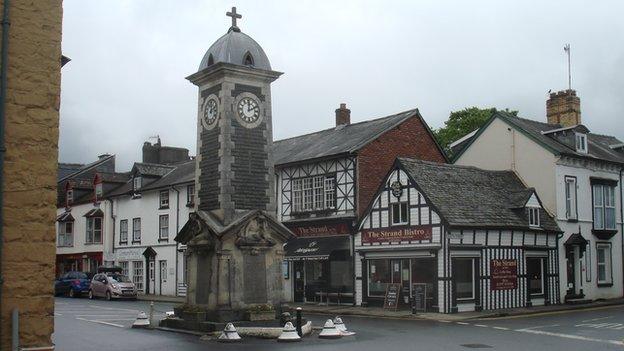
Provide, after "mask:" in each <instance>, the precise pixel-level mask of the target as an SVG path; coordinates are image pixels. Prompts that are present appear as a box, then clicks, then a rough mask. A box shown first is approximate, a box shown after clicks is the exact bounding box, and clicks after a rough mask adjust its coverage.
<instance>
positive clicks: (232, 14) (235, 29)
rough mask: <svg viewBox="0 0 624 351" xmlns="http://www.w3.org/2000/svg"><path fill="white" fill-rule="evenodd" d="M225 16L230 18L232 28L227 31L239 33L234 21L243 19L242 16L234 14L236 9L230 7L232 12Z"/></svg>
mask: <svg viewBox="0 0 624 351" xmlns="http://www.w3.org/2000/svg"><path fill="white" fill-rule="evenodd" d="M225 15H226V16H229V17H232V26H231V27H230V30H229V31H234V32H240V28H238V27H237V26H236V19H237V18H243V15H241V14H238V13H236V7H235V6H232V11H231V12H226V13H225Z"/></svg>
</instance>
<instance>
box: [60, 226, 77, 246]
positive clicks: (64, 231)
mask: <svg viewBox="0 0 624 351" xmlns="http://www.w3.org/2000/svg"><path fill="white" fill-rule="evenodd" d="M58 246H74V222H59V224H58Z"/></svg>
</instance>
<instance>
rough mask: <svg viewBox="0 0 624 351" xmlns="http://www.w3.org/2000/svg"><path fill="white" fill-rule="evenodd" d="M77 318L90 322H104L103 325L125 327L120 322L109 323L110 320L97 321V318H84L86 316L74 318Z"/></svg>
mask: <svg viewBox="0 0 624 351" xmlns="http://www.w3.org/2000/svg"><path fill="white" fill-rule="evenodd" d="M76 319H79V320H81V321H86V322H92V323H99V324H104V325H110V326H113V327H117V328H125V327H124V326H123V325H121V324H116V323H110V322H103V321H98V320H93V319H86V318H76Z"/></svg>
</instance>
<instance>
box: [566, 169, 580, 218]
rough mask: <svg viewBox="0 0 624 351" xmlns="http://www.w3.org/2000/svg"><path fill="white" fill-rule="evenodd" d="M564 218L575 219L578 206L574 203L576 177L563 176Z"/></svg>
mask: <svg viewBox="0 0 624 351" xmlns="http://www.w3.org/2000/svg"><path fill="white" fill-rule="evenodd" d="M565 197H566V218H567V219H577V217H578V207H577V204H576V178H574V177H565Z"/></svg>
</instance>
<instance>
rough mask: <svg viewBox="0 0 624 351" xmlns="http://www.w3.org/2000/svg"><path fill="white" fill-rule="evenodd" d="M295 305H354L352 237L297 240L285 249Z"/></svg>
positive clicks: (286, 269) (340, 236)
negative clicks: (309, 303)
mask: <svg viewBox="0 0 624 351" xmlns="http://www.w3.org/2000/svg"><path fill="white" fill-rule="evenodd" d="M285 257H286V265H287V267H286V268H285V271H287V272H289V273H288V274H287V277H288V278H289V279H290V280H292V290H293V291H292V300H293V302H301V303H304V302H316V303H327V304H329V303H336V304H352V302H353V269H352V264H353V260H352V256H351V237H350V236H349V235H337V236H326V237H305V238H295V239H293V240H291V241H289V242H288V243H287V244H286V246H285Z"/></svg>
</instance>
